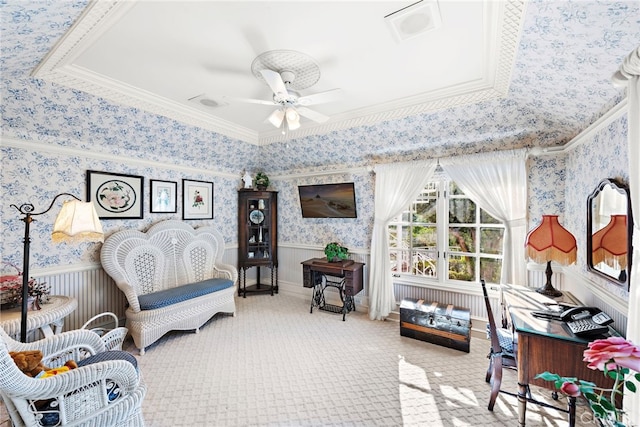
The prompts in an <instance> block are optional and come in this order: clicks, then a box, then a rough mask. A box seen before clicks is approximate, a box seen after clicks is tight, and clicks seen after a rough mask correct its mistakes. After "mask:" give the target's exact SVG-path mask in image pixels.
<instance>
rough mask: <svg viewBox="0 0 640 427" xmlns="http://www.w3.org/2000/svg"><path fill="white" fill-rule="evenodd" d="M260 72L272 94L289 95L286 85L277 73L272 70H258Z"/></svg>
mask: <svg viewBox="0 0 640 427" xmlns="http://www.w3.org/2000/svg"><path fill="white" fill-rule="evenodd" d="M260 74H262V77H264V79H265V81H266V82H267V84H268V85H269V87H270V88H271V90H272V91H273V93H274V94H276V95H281V96H287V95H289V92H287V87H286V86H285V85H284V82H283V81H282V77H280V74H279V73H277V72H275V71H273V70H260Z"/></svg>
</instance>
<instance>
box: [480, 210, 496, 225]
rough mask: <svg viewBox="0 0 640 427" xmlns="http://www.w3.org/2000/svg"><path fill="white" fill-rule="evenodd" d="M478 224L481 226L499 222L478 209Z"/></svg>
mask: <svg viewBox="0 0 640 427" xmlns="http://www.w3.org/2000/svg"><path fill="white" fill-rule="evenodd" d="M480 223H481V224H500V221H498V220H497V219H495V218H494V217H492V216H491V215H489V214H488V213H487V211H485V210H484V209H480Z"/></svg>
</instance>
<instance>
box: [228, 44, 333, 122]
mask: <svg viewBox="0 0 640 427" xmlns="http://www.w3.org/2000/svg"><path fill="white" fill-rule="evenodd" d="M273 68H275V69H277V70H279V71H275V70H274V69H273ZM251 69H252V71H253V74H254V76H255V77H256V78H258V79H259V80H263V81H264V82H265V83H266V84H267V85H268V86H269V87H270V88H271V91H272V92H273V97H272V100H270V101H269V100H263V99H251V98H231V97H226V98H228V99H233V100H236V101H239V102H247V103H252V104H261V105H270V106H277V107H278V108H277V109H276V110H274V111H273V112H272V113H271V115H269V117H268V118H267V120H268V121H269V122H270V123H271V124H272V125H273V126H275V127H276V128H280V127H281V126H282V133H283V134H285V133H286V131H287V130H296V129H298V128H299V127H300V117H301V116H302V117H306V118H308V119H310V120H313V121H314V122H317V123H324V122H326V121H327V120H329V117H328V116H326V115H324V114H322V113H319V112H317V111H314V110H312V109H309V108H307V106H309V105H317V104H323V103H326V102H330V101H334V100H336V99H338V98H339V97H340V94H341V89H332V90H328V91H325V92H319V93H315V94H311V95H305V96H300V93H299V92H297V90H296V89H305V88H307V87H309V86H312V85H313V84H315V83H316V82H317V81H318V80H319V79H320V69H319V67H318V65H317V64H316V63H315V62H314V61H313V59H311V58H310V57H309V56H307V55H305V54H302V53H300V52H295V51H284V50H276V51H268V52H264V53H263V54H261V55H259V56H258V57H257V58H256V59H255V60H254V61H253V63H252V64H251Z"/></svg>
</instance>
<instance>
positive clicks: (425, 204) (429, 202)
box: [413, 199, 437, 224]
mask: <svg viewBox="0 0 640 427" xmlns="http://www.w3.org/2000/svg"><path fill="white" fill-rule="evenodd" d="M414 209H415V214H414V216H413V221H414V222H427V223H432V224H435V223H436V211H437V209H436V199H426V200H423V201H420V202H416V203H415V204H414Z"/></svg>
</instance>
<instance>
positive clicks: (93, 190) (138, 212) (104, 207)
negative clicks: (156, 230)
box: [87, 170, 144, 219]
mask: <svg viewBox="0 0 640 427" xmlns="http://www.w3.org/2000/svg"><path fill="white" fill-rule="evenodd" d="M143 183H144V178H143V177H141V176H138V175H125V174H119V173H112V172H100V171H92V170H88V171H87V201H88V202H93V204H94V205H95V208H96V211H97V212H98V217H99V218H100V219H142V216H143V210H142V208H143V203H142V190H143Z"/></svg>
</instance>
